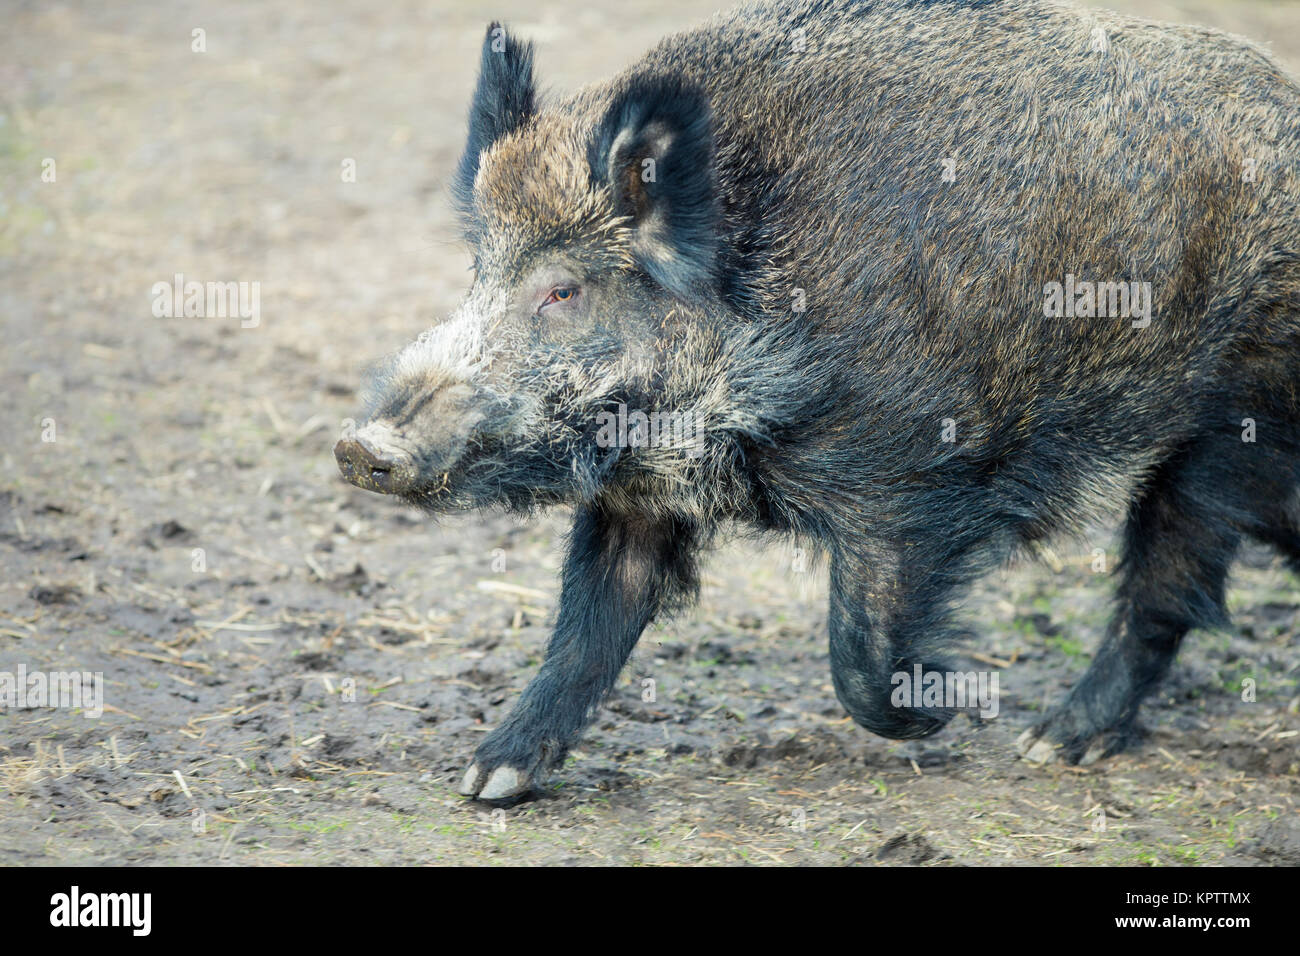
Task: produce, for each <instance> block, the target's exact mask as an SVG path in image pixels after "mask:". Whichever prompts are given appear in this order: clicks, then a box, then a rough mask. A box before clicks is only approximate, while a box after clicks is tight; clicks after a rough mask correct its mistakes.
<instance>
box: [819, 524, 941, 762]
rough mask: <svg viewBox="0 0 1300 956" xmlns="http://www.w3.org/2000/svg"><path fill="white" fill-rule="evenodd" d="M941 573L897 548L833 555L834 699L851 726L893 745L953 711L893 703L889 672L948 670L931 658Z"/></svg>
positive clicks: (937, 724)
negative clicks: (852, 724) (848, 717)
mask: <svg viewBox="0 0 1300 956" xmlns="http://www.w3.org/2000/svg"><path fill="white" fill-rule="evenodd" d="M950 583H951V582H946V581H944V580H943V578H942V576H940V575H936V574H933V573H930V572H928V571H927V570H926V569H924V568H922V567H919V566H917V565H916V564H915V563H914V561H913V562H912V563H909V562H908V561H907V560H906V559H905V558H904V557H903V555H902V554H900V553H899V552H898V551H895V550H893V549H888V548H877V547H872V546H870V545H866V544H863V545H861V546H854V547H850V548H845V547H841V548H838V549H835V550H833V551H832V554H831V568H830V586H831V596H830V614H829V621H828V623H829V630H830V662H831V679H832V682H833V683H834V685H835V695H836V696H837V697H838V698H839V701H840V703H841V704H843V705H844V709H845V710H847V711H848V712H849V716H851V717H852V718H853V719H854V720H855V721H856V722H857V723H859V724H861V725H862V726H863V727H866V728H867V729H868V730H870V731H872V732H873V733H877V734H880V735H881V736H882V737H889V738H891V739H894V740H906V739H910V738H913V737H926V736H929V735H930V734H932V733H935V732H936V731H938V730H939V729H940V728H942V727H943V726H944V724H946V723H947V722H948V721H949V720H950V719H951V718H952V716H953V711H951V710H946V709H942V708H934V707H928V708H927V707H923V706H914V705H912V704H919V703H920V702H919V701H915V702H912V701H905V702H903V703H901V704H900V703H898V702H896V701H895V699H894V697H895V695H894V693H893V692H894V689H895V683H894V680H893V678H894V675H895V674H900V673H902V674H906V675H908V678H909V680H910V679H911V678H912V677H913V675H914V674H915V670H914V668H915V665H916V664H920V665H921V669H922V672H923V673H929V672H933V671H944V670H947V669H948V668H946V667H945V666H943V665H941V664H938V663H935V662H933V660H932V657H933V655H934V654H935V653H936V652H937V651H938V650H939V649H940V646H941V644H942V643H943V639H944V637H945V636H946V634H945V632H946V625H945V623H944V620H943V617H944V615H945V612H946V608H945V602H944V600H943V598H944V592H945V591H946V589H947V586H948V584H950Z"/></svg>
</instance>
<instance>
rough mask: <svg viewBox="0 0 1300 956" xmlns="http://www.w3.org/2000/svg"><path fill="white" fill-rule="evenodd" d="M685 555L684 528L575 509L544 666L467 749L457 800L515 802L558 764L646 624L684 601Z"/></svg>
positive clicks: (689, 577) (688, 552)
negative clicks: (470, 752) (468, 761)
mask: <svg viewBox="0 0 1300 956" xmlns="http://www.w3.org/2000/svg"><path fill="white" fill-rule="evenodd" d="M694 554H695V546H694V535H693V532H692V529H691V528H690V527H689V526H688V525H686V524H685V523H681V522H675V521H664V522H660V523H654V522H651V521H650V520H648V519H645V518H630V517H624V516H620V515H614V514H611V513H609V512H607V511H605V510H603V509H600V508H596V507H593V508H580V509H579V510H578V511H577V513H576V514H575V516H574V524H573V531H572V532H571V535H570V538H569V547H568V554H567V557H566V558H565V563H564V572H563V575H562V578H561V590H560V607H559V612H558V614H557V616H556V622H555V631H554V633H553V634H552V636H551V640H550V643H549V645H548V646H547V648H546V660H545V661H544V662H543V664H542V667H541V669H540V670H539V671H538V673H537V676H535V677H534V678H533V680H532V681H531V683H529V685H528V686H527V687H526V688H525V689H524V692H523V695H522V696H521V697H520V698H519V702H518V703H517V704H516V705H515V708H514V710H513V711H511V713H510V716H509V717H507V718H506V720H505V722H504V723H503V724H502V725H501V726H500V727H498V728H497V729H496V730H494V731H493V732H492V733H490V734H489V735H488V736H487V738H486V739H485V740H484V741H483V743H482V745H481V746H480V747H479V748H478V750H477V751H476V752H475V754H474V762H473V764H472V765H471V766H470V768H469V770H468V771H467V772H466V774H465V778H464V781H463V782H462V784H461V787H460V792H461V793H462V794H464V795H466V796H470V797H477V798H478V799H480V800H508V799H513V798H516V797H519V796H521V795H522V794H524V793H527V792H528V791H529V790H530V789H532V787H533V786H534V785H535V784H536V783H538V782H539V781H540V778H541V776H542V775H543V774H544V773H545V772H546V771H547V770H548V769H549V768H550V767H552V766H554V765H555V764H556V763H558V762H559V761H560V760H562V759H563V758H564V756H565V754H566V753H567V752H568V749H569V746H570V745H571V744H572V743H573V742H574V740H575V739H576V738H577V737H578V735H579V734H580V733H581V732H582V730H583V728H584V727H585V726H586V724H587V722H588V721H589V720H590V719H591V717H592V716H593V714H594V712H595V710H596V708H597V707H598V706H599V705H600V703H601V701H602V700H603V699H604V697H605V695H606V694H607V693H608V692H609V690H610V688H611V687H613V686H614V681H615V680H616V679H617V678H618V675H619V672H620V671H621V670H622V669H623V664H624V663H625V662H626V661H627V657H628V655H629V654H630V653H631V652H632V648H633V647H634V646H635V645H636V642H637V639H638V638H639V637H640V636H641V632H642V630H644V629H645V626H646V625H647V624H648V623H649V622H650V620H651V619H652V618H653V617H654V616H655V614H656V613H657V612H658V611H660V610H661V609H663V608H664V606H665V605H666V604H672V603H677V602H679V601H681V600H684V599H688V598H690V597H691V596H693V593H694V591H695V588H696V575H695V562H694Z"/></svg>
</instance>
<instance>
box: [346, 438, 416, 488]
mask: <svg viewBox="0 0 1300 956" xmlns="http://www.w3.org/2000/svg"><path fill="white" fill-rule="evenodd" d="M334 458H335V459H336V460H337V461H338V465H339V471H340V472H341V473H342V474H343V477H344V478H345V479H346V480H347V481H349V482H351V483H352V484H354V485H356V486H357V487H358V488H364V489H366V490H367V491H376V492H379V493H380V494H384V495H397V494H401V493H402V492H404V491H407V490H408V489H409V488H410V487H411V485H412V484H414V482H415V468H414V465H413V463H412V461H411V457H410V456H409V455H407V454H405V453H404V452H402V451H401V450H399V449H397V448H395V447H393V446H392V445H391V444H388V443H386V442H384V441H383V439H382V438H381V437H379V436H377V435H374V434H371V435H366V434H363V433H358V434H356V435H353V436H351V437H348V438H343V439H341V440H340V441H339V443H338V444H337V445H335V446H334Z"/></svg>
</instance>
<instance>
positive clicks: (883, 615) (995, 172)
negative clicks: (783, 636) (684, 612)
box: [335, 0, 1300, 800]
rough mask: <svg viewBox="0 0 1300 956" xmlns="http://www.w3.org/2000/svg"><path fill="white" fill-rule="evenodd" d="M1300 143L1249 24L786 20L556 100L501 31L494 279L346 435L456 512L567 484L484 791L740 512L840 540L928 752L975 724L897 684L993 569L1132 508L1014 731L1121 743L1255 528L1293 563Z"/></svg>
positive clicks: (480, 282)
mask: <svg viewBox="0 0 1300 956" xmlns="http://www.w3.org/2000/svg"><path fill="white" fill-rule="evenodd" d="M1297 147H1300V90H1298V89H1297V86H1296V84H1295V82H1294V81H1293V80H1291V79H1290V78H1288V77H1287V76H1286V75H1285V74H1284V73H1283V71H1282V70H1281V69H1279V67H1278V66H1277V65H1276V63H1275V62H1274V61H1273V60H1272V59H1270V58H1269V56H1268V55H1267V54H1265V53H1264V52H1262V51H1261V50H1260V49H1258V48H1256V47H1255V46H1252V45H1251V44H1250V43H1248V42H1246V41H1243V40H1240V39H1236V38H1232V37H1229V36H1226V35H1224V34H1220V33H1216V32H1214V31H1210V30H1202V29H1195V28H1187V27H1179V26H1169V25H1157V24H1153V23H1148V22H1145V21H1142V20H1138V19H1133V18H1130V17H1125V16H1120V15H1116V14H1110V13H1104V14H1103V13H1097V14H1092V13H1087V12H1084V11H1081V10H1079V9H1076V8H1073V7H1070V6H1066V5H1062V4H1057V3H1051V2H1005V3H1003V2H988V3H985V2H955V0H954V2H943V0H936V2H919V0H916V2H914V0H878V2H873V3H866V2H862V3H857V2H849V0H777V2H773V3H762V4H753V5H749V6H744V7H740V8H738V9H736V10H734V11H732V12H729V13H724V14H722V15H720V16H718V17H716V18H714V19H713V20H712V21H710V22H708V23H707V24H705V25H704V26H702V27H700V28H698V29H694V30H691V31H689V32H686V33H682V34H679V35H676V36H673V37H670V38H668V39H666V40H664V41H663V42H662V43H660V44H659V45H658V46H657V47H656V48H654V49H653V50H651V51H650V52H649V53H648V54H646V55H645V56H644V57H643V58H642V59H641V60H640V61H638V62H637V63H635V64H634V65H633V66H631V67H630V68H628V69H627V70H626V71H625V72H623V73H622V74H621V75H619V76H617V77H616V78H614V79H613V80H610V81H608V82H604V83H598V84H596V85H594V86H591V87H589V88H587V89H584V90H582V91H580V92H578V93H577V94H575V95H572V96H569V97H564V98H557V99H555V100H553V101H549V102H543V101H542V100H541V99H540V98H539V96H538V93H537V86H536V82H535V79H534V71H533V50H532V47H531V46H530V45H529V44H527V43H525V42H522V41H520V40H519V39H517V38H516V37H514V36H513V35H511V34H509V33H508V32H507V31H505V30H504V29H503V28H501V27H500V26H499V25H497V24H493V25H491V26H490V27H489V28H488V32H487V36H486V38H485V40H484V44H483V49H482V60H481V66H480V72H479V77H478V84H477V88H476V89H475V91H474V94H473V100H472V104H471V107H470V114H469V136H468V143H467V145H466V148H465V151H464V155H463V158H462V159H461V160H460V163H459V166H458V167H457V168H456V170H455V173H454V180H453V184H452V186H453V192H454V197H455V201H456V204H457V206H458V209H459V213H460V215H461V218H462V220H463V225H464V235H465V240H466V243H467V245H468V248H469V250H471V252H472V254H473V264H474V277H473V282H472V284H471V286H470V289H469V292H468V294H467V295H466V297H465V299H464V301H463V303H462V304H461V305H460V307H459V308H458V309H457V310H456V311H455V312H454V313H453V314H452V315H451V316H450V317H449V318H447V319H446V320H445V321H444V322H442V323H441V324H439V325H436V326H435V327H433V328H431V329H430V330H428V331H427V332H425V333H424V334H423V335H421V336H420V337H419V338H418V339H417V340H416V341H415V342H413V343H412V344H411V345H409V346H408V347H406V348H405V349H403V350H402V351H401V352H400V353H398V354H397V355H396V356H395V357H393V358H392V359H391V360H389V361H388V362H386V363H385V364H384V366H383V368H382V370H381V371H380V372H379V373H378V374H377V375H376V376H374V378H373V380H372V381H371V383H370V386H369V389H368V398H367V402H366V411H365V414H364V415H363V416H362V418H361V419H359V421H360V422H361V424H360V425H359V426H358V427H357V428H356V429H355V431H354V432H352V433H350V434H348V435H346V436H344V438H343V439H342V440H341V441H340V442H339V443H338V445H337V447H336V449H335V454H336V457H337V459H338V463H339V467H340V468H341V470H342V472H343V474H344V476H345V477H346V478H347V479H348V480H349V481H351V482H352V483H354V484H356V485H358V486H360V487H362V488H368V489H370V490H373V491H377V492H383V493H386V494H391V495H395V496H398V497H399V498H402V499H404V500H405V501H407V502H410V503H412V504H415V505H417V506H419V507H421V508H424V509H426V510H428V511H429V512H445V511H449V510H452V509H466V508H489V507H504V508H506V509H510V510H511V511H514V512H520V513H529V512H532V511H534V510H535V509H539V508H545V507H549V506H552V505H560V504H567V505H570V506H572V508H573V531H572V535H571V537H570V539H569V542H568V551H567V557H566V559H565V563H564V567H563V573H562V586H561V595H560V601H559V608H558V612H557V617H556V621H555V626H554V633H553V636H552V637H551V639H550V643H549V646H548V648H547V652H546V659H545V662H544V663H543V664H542V666H541V669H540V671H539V672H538V673H537V675H536V676H535V678H534V679H533V680H532V682H531V683H530V684H529V685H528V687H527V689H526V690H525V691H524V693H523V696H522V697H521V699H520V700H519V702H518V705H517V706H516V707H515V709H514V711H513V712H512V713H511V714H510V716H509V717H508V718H507V719H506V721H505V722H504V723H503V724H502V725H501V726H500V727H498V728H496V729H495V730H494V731H493V732H492V733H491V734H489V735H488V736H487V738H486V739H485V740H484V741H483V743H482V746H480V747H479V748H478V751H477V752H476V754H475V755H474V758H473V762H472V764H471V765H470V767H469V769H468V770H467V772H466V774H465V777H464V781H463V784H462V788H461V789H462V792H464V793H465V794H467V795H470V796H475V797H478V798H480V799H483V800H506V799H511V798H517V797H518V796H520V795H521V794H523V793H525V792H527V791H528V790H529V789H530V788H532V787H533V786H535V785H536V784H537V783H538V782H539V781H540V780H542V779H543V775H544V774H545V772H546V771H547V769H548V768H550V767H553V766H554V765H555V764H556V762H557V761H558V760H560V759H561V758H562V757H563V756H564V754H565V753H566V750H567V749H568V748H569V747H570V745H571V744H572V743H573V742H574V741H575V739H576V738H577V736H578V735H579V734H580V733H581V731H582V729H583V727H584V725H585V724H586V722H587V721H588V720H589V719H590V718H591V716H592V715H593V711H594V710H595V709H596V708H597V707H598V706H599V704H600V702H601V700H602V698H603V697H604V695H605V694H606V693H607V692H608V691H609V689H610V688H611V687H612V685H613V683H614V681H615V680H616V678H617V676H618V674H619V672H620V670H621V668H622V667H623V665H624V662H625V660H626V659H627V657H628V655H629V653H630V652H631V650H632V648H633V646H634V645H635V644H636V642H637V639H638V636H639V635H640V634H641V632H642V629H643V628H644V627H645V626H646V625H647V623H648V622H650V621H651V620H652V619H653V618H655V617H656V615H660V614H663V613H665V612H668V611H671V610H673V609H677V608H681V607H683V606H685V605H686V604H688V603H689V602H690V600H691V599H692V597H693V596H694V593H695V591H696V585H697V572H696V566H697V565H696V562H697V556H698V555H699V553H700V552H701V550H702V549H703V548H705V547H706V546H707V545H708V544H709V543H710V542H711V541H712V540H713V539H714V538H715V536H716V535H717V534H718V532H719V530H720V529H723V528H727V527H731V526H736V525H747V526H750V527H752V528H755V529H758V530H760V531H763V532H770V533H772V534H776V535H787V536H796V537H797V538H799V539H801V540H804V541H807V542H811V543H812V544H814V545H815V546H816V547H818V548H819V549H821V550H823V551H824V552H825V553H826V555H827V556H828V560H829V575H830V608H829V634H830V666H831V673H832V676H833V682H834V687H835V691H836V694H837V696H838V698H839V700H840V702H841V703H842V704H843V706H844V708H845V709H846V710H847V711H848V713H849V714H850V715H852V717H853V718H854V720H856V721H857V722H858V723H859V724H861V725H862V726H863V727H866V728H867V729H869V730H871V731H874V732H875V733H877V734H881V735H884V736H886V737H891V738H913V737H921V736H924V735H927V734H932V733H934V732H935V731H937V730H939V729H940V728H941V727H943V726H944V724H945V722H946V721H948V720H949V719H950V717H951V716H952V715H953V713H954V708H953V707H951V706H930V705H928V704H927V703H926V702H924V701H920V702H918V701H911V702H908V703H905V704H903V705H899V702H898V701H897V700H896V699H891V690H893V688H894V684H895V680H894V675H897V674H898V673H911V672H912V671H913V669H914V668H915V667H917V666H918V665H919V666H920V667H921V669H922V672H931V671H934V672H942V671H946V670H947V669H948V668H947V667H946V665H945V663H944V661H945V658H944V654H945V648H947V647H951V646H952V644H953V641H954V639H955V638H957V637H959V636H960V629H959V628H958V627H957V626H956V625H955V624H954V623H953V622H952V620H951V618H950V613H949V612H950V607H951V605H952V603H953V601H954V600H955V599H956V598H957V597H958V596H959V595H960V593H961V589H962V588H963V587H964V586H966V585H967V584H968V583H969V582H970V581H971V580H972V579H973V578H974V577H975V576H976V575H978V574H979V573H981V572H982V571H984V570H986V569H988V568H989V567H990V566H991V565H994V564H996V563H997V562H1000V561H1002V560H1004V559H1005V558H1006V557H1007V556H1008V555H1010V554H1012V553H1013V552H1016V551H1024V550H1026V549H1028V548H1030V547H1031V546H1033V545H1035V544H1036V543H1038V542H1041V541H1043V540H1044V539H1046V538H1047V537H1049V536H1051V535H1055V534H1059V533H1062V532H1070V531H1071V530H1077V529H1080V528H1083V527H1084V526H1086V525H1087V524H1088V523H1089V522H1090V521H1093V520H1095V519H1099V518H1103V517H1104V516H1106V515H1107V514H1111V513H1113V512H1114V511H1116V510H1119V509H1124V510H1126V511H1127V517H1126V521H1125V525H1124V530H1123V559H1122V563H1121V564H1120V566H1119V569H1118V572H1117V573H1118V606H1117V609H1116V613H1115V617H1114V621H1113V623H1112V625H1111V627H1110V629H1109V632H1108V634H1107V636H1106V637H1105V640H1104V642H1103V643H1102V644H1101V646H1100V648H1099V649H1098V651H1097V653H1096V656H1095V658H1094V660H1093V663H1092V665H1091V667H1090V669H1089V670H1088V672H1087V673H1086V674H1085V675H1084V677H1083V678H1082V679H1081V680H1080V681H1079V682H1078V683H1077V684H1076V686H1074V688H1073V691H1072V692H1071V693H1070V695H1069V696H1068V698H1067V699H1066V700H1065V701H1064V702H1063V703H1061V704H1060V705H1059V706H1057V707H1056V708H1055V709H1053V710H1051V711H1050V712H1049V713H1048V714H1047V715H1046V716H1045V718H1044V719H1043V720H1042V721H1041V722H1040V723H1038V724H1037V725H1036V726H1034V727H1032V728H1031V729H1029V730H1028V731H1026V733H1025V734H1024V736H1023V737H1022V738H1021V741H1020V746H1021V749H1022V752H1023V753H1024V754H1025V755H1026V756H1027V757H1028V758H1030V759H1032V760H1038V761H1041V760H1047V759H1051V758H1054V757H1055V758H1060V759H1063V760H1065V761H1069V762H1078V761H1081V760H1084V761H1090V760H1094V759H1097V758H1099V757H1102V756H1105V755H1108V754H1111V753H1114V752H1115V751H1117V750H1118V749H1120V748H1122V747H1123V746H1125V745H1126V744H1127V743H1129V742H1130V741H1131V740H1132V739H1133V737H1134V735H1135V733H1136V729H1135V728H1136V725H1135V722H1134V718H1135V714H1136V712H1137V709H1138V705H1139V703H1140V701H1141V700H1142V698H1143V696H1144V695H1145V694H1146V693H1147V692H1148V691H1149V690H1150V689H1151V688H1152V686H1153V685H1154V684H1155V683H1156V682H1157V681H1158V680H1159V679H1160V678H1161V676H1162V675H1163V674H1164V673H1165V672H1166V670H1167V669H1168V667H1169V664H1170V662H1171V661H1172V659H1173V657H1174V654H1175V652H1176V649H1177V647H1178V645H1179V642H1180V641H1181V640H1182V637H1183V635H1184V634H1185V633H1186V632H1187V631H1188V630H1189V629H1191V628H1194V627H1205V626H1214V625H1217V624H1220V623H1222V622H1223V621H1224V619H1225V614H1224V577H1225V574H1226V572H1227V570H1228V566H1229V564H1230V562H1231V560H1232V558H1233V555H1234V553H1235V551H1236V549H1237V547H1238V544H1239V542H1240V541H1241V539H1242V538H1243V537H1245V536H1251V537H1254V538H1258V539H1261V540H1264V541H1267V542H1269V543H1271V544H1273V545H1276V546H1277V547H1278V548H1280V549H1281V550H1282V551H1283V553H1284V554H1286V555H1287V556H1288V557H1289V558H1290V559H1291V560H1292V561H1293V562H1300V507H1298V503H1300V498H1298V496H1297V484H1298V482H1300V389H1298V388H1297V383H1298V382H1300V349H1298V348H1297V345H1298V344H1300V342H1298V341H1297V339H1298V336H1300V215H1298V214H1297V195H1298V193H1297V189H1296V185H1297V182H1296V170H1295V167H1294V165H1293V164H1294V158H1295V156H1296V155H1297ZM665 421H668V422H670V423H671V427H665V426H664V422H665ZM682 421H688V422H689V425H690V427H689V429H687V428H681V427H678V426H679V425H680V424H681V422H682ZM1297 566H1300V564H1298V565H1297Z"/></svg>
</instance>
